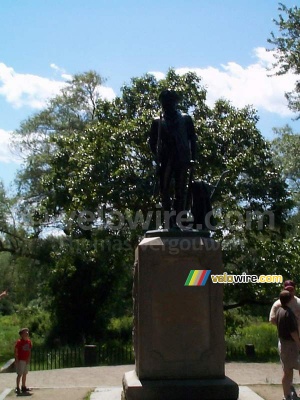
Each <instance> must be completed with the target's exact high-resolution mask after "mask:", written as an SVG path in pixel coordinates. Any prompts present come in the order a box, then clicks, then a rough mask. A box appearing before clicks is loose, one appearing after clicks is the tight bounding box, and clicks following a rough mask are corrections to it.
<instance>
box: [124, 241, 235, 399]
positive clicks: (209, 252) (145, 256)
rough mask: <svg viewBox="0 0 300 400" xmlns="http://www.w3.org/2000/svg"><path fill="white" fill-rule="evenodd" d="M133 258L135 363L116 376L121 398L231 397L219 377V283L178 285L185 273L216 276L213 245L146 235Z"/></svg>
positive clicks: (218, 266)
mask: <svg viewBox="0 0 300 400" xmlns="http://www.w3.org/2000/svg"><path fill="white" fill-rule="evenodd" d="M135 259H136V261H135V273H134V289H133V300H134V350H135V359H136V363H135V370H134V371H131V372H130V373H127V374H125V376H124V378H123V397H124V398H125V399H126V400H160V399H164V400H194V399H195V400H196V399H197V400H199V399H201V400H213V399H216V400H219V399H220V400H221V399H224V400H236V399H237V398H238V386H237V384H236V383H234V382H233V381H231V380H230V379H228V378H226V377H225V372H224V371H225V368H224V364H225V341H224V320H223V287H222V284H214V283H213V282H212V280H211V277H210V276H209V278H208V280H207V281H206V283H205V284H204V283H203V284H202V285H201V283H200V281H199V282H198V283H199V285H194V286H193V285H190V286H187V285H186V284H185V283H186V281H187V278H188V276H189V274H190V271H191V270H198V271H200V272H199V274H201V273H202V272H203V271H206V272H207V271H208V273H209V275H213V274H216V275H219V274H222V273H223V267H222V255H221V248H220V245H219V244H218V243H216V242H215V241H214V240H213V239H211V238H203V237H197V236H196V237H185V236H184V235H183V234H178V237H174V236H172V237H166V236H163V237H146V238H144V239H143V240H142V241H141V243H140V244H139V246H138V248H137V250H136V258H135ZM192 283H193V282H192ZM195 283H196V282H194V284H195Z"/></svg>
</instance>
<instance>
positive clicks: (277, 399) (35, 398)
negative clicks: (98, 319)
mask: <svg viewBox="0 0 300 400" xmlns="http://www.w3.org/2000/svg"><path fill="white" fill-rule="evenodd" d="M248 387H249V388H250V389H252V390H253V391H254V392H255V393H257V394H258V395H259V396H261V397H262V398H263V399H264V400H282V397H283V394H282V387H281V385H248ZM93 389H94V388H91V389H87V388H66V389H34V390H33V391H32V396H28V397H32V400H53V399H55V400H62V399H63V400H84V399H86V398H87V395H88V394H90V393H91V391H92V390H93ZM17 397H27V396H16V394H15V393H14V392H13V391H12V392H11V393H10V394H9V396H8V397H7V399H11V398H17Z"/></svg>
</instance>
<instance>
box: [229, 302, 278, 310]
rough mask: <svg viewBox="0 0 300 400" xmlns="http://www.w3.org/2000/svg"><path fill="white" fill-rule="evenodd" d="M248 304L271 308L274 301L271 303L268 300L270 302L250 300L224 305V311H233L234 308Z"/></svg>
mask: <svg viewBox="0 0 300 400" xmlns="http://www.w3.org/2000/svg"><path fill="white" fill-rule="evenodd" d="M246 304H255V305H259V306H271V305H272V304H273V300H272V301H270V300H268V301H266V300H265V301H264V300H250V299H247V300H241V301H239V302H238V303H235V304H224V305H223V310H224V311H227V310H232V309H234V308H238V307H242V306H244V305H246Z"/></svg>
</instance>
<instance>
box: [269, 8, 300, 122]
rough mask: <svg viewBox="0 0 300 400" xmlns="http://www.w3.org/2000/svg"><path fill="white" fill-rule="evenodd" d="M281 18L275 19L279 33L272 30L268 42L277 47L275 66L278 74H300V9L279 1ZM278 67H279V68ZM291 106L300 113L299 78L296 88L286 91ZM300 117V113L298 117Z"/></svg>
mask: <svg viewBox="0 0 300 400" xmlns="http://www.w3.org/2000/svg"><path fill="white" fill-rule="evenodd" d="M279 11H280V12H281V13H280V14H279V19H278V20H274V22H275V24H276V26H277V28H278V30H279V34H277V33H274V32H271V38H269V39H268V42H269V43H270V44H272V45H274V46H275V47H274V48H273V49H272V50H275V51H276V52H275V59H276V62H275V63H274V65H273V67H274V68H276V74H277V75H283V74H286V73H287V72H292V73H294V74H296V75H297V76H298V75H299V74H300V9H299V8H298V7H297V6H294V7H292V8H288V7H286V6H285V5H284V4H282V3H279ZM277 67H279V68H278V69H277ZM286 98H287V100H288V104H289V108H290V109H291V110H292V111H294V112H296V113H299V111H300V81H299V80H297V82H296V85H295V89H294V90H293V91H292V92H288V93H286ZM299 117H300V114H299V115H298V117H297V118H299Z"/></svg>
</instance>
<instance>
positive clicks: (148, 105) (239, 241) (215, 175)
mask: <svg viewBox="0 0 300 400" xmlns="http://www.w3.org/2000/svg"><path fill="white" fill-rule="evenodd" d="M166 87H167V88H170V89H175V90H176V91H177V92H178V93H179V94H180V96H181V102H180V107H181V110H182V111H183V112H189V113H190V114H191V115H192V116H193V119H194V122H195V129H196V133H197V136H198V155H197V164H196V167H195V175H196V177H197V178H198V179H202V180H204V181H206V182H208V183H210V184H214V183H216V181H217V180H218V179H219V177H220V175H221V174H222V172H223V171H224V170H229V173H228V176H227V179H226V181H225V182H224V184H223V185H222V187H220V190H219V192H218V194H217V195H216V199H215V204H214V208H215V211H216V220H217V227H216V230H215V232H214V234H213V235H214V237H215V238H216V239H217V240H219V241H221V242H222V245H223V249H224V263H225V270H226V271H227V272H229V273H234V274H237V273H242V272H245V273H260V272H262V273H264V274H266V273H274V268H273V267H274V265H273V264H274V263H275V261H276V257H277V256H278V253H277V252H276V251H273V252H272V251H271V243H273V242H276V241H279V240H280V239H281V238H282V237H283V235H284V233H285V230H286V224H285V221H286V217H287V213H288V211H289V209H290V207H291V202H290V201H289V198H288V193H287V191H286V184H285V182H284V180H283V178H282V177H281V174H280V171H279V170H278V169H276V167H275V165H274V162H273V159H272V153H271V151H270V147H269V145H268V144H267V143H266V141H264V140H263V138H262V136H261V134H260V132H259V131H258V129H257V127H256V123H257V120H258V116H257V114H256V112H255V111H254V110H253V109H252V108H251V107H244V108H242V109H238V108H236V107H233V106H232V105H231V104H230V103H229V102H227V101H225V100H219V101H217V102H216V103H215V105H214V106H213V107H212V108H209V107H208V106H207V105H206V103H205V99H206V90H205V89H204V87H203V85H202V82H201V79H200V78H199V77H198V76H197V75H196V74H194V73H187V74H184V75H182V76H180V75H178V74H176V73H175V71H174V70H172V69H171V70H169V71H168V73H167V75H166V78H165V79H163V80H160V81H157V80H156V79H155V78H154V77H153V76H152V75H149V74H147V75H145V76H143V77H140V78H133V79H132V81H131V83H130V84H128V85H125V86H124V87H123V88H122V93H121V96H120V97H116V98H115V99H114V100H113V101H111V102H110V101H105V100H102V99H98V100H97V103H96V108H95V111H94V114H93V119H89V122H88V123H87V124H83V126H81V127H79V128H78V129H73V128H72V129H69V130H66V131H65V130H62V131H61V130H59V129H53V130H52V131H51V134H50V139H49V144H50V143H51V146H50V148H51V151H49V152H47V157H46V161H47V166H46V168H43V169H42V173H41V175H40V178H39V182H38V185H39V186H36V182H35V181H34V180H32V181H31V179H30V170H27V171H28V176H27V178H26V180H25V181H26V184H27V185H28V186H27V187H26V186H24V185H23V195H24V194H26V191H27V193H28V196H27V197H28V198H29V199H30V201H32V200H31V199H32V198H34V205H35V215H36V219H35V222H36V228H35V229H36V234H40V232H41V230H42V227H43V226H44V221H45V218H44V215H45V214H47V215H48V216H49V221H48V222H49V223H50V224H53V223H56V224H57V223H58V222H59V223H60V226H61V229H62V230H63V231H64V233H65V235H66V236H65V238H64V239H63V238H62V239H61V242H60V244H59V245H58V246H57V247H56V248H54V249H53V251H52V252H51V253H50V254H51V260H50V261H49V269H50V276H51V279H50V280H49V285H48V287H49V291H50V293H51V298H52V302H51V308H52V310H53V314H54V315H55V321H56V326H57V330H56V332H57V334H58V335H59V336H62V337H64V338H65V339H67V338H68V336H69V333H70V332H71V331H73V330H76V329H77V327H78V321H79V320H80V321H84V320H85V319H86V323H85V324H82V325H81V326H80V330H79V331H78V337H77V338H76V340H81V339H82V338H83V337H85V338H86V337H90V336H91V335H92V333H93V332H94V334H95V335H96V334H97V335H98V336H103V334H104V330H105V325H106V321H107V320H108V319H109V317H111V316H118V315H122V313H124V312H126V311H127V310H128V309H130V306H129V305H130V297H131V290H130V289H129V287H130V282H131V266H132V263H133V253H134V248H135V247H136V245H137V243H138V241H139V239H140V237H141V236H142V235H143V232H144V231H145V230H146V229H149V228H150V229H151V228H152V227H155V223H156V221H155V218H153V216H155V215H154V214H151V212H153V213H154V212H155V211H157V209H158V207H157V202H158V199H157V197H155V196H154V186H155V184H154V182H155V172H154V171H155V166H154V163H153V157H152V155H151V152H150V150H149V146H148V132H149V130H150V126H151V121H152V119H153V118H154V117H155V116H156V115H157V114H158V113H159V110H160V105H159V102H158V95H159V93H160V91H161V90H162V89H163V88H166ZM65 104H68V102H66V103H65ZM91 115H92V114H91ZM41 154H42V155H43V152H41ZM31 157H32V162H34V161H35V156H34V154H33V153H31ZM28 178H29V179H28ZM20 179H21V183H22V180H23V179H24V175H23V176H21V177H20ZM25 189H26V190H25ZM37 189H39V190H37ZM24 190H25V191H24ZM33 193H36V195H37V196H36V197H33ZM39 193H42V194H43V196H40V195H39ZM25 200H26V199H25ZM24 204H26V201H25V203H24ZM149 216H150V217H149ZM151 216H152V218H151ZM148 217H149V218H148ZM147 218H148V219H147ZM143 222H144V223H143ZM103 242H105V243H106V244H107V243H112V244H114V245H113V246H108V247H107V248H106V247H103ZM99 243H100V244H101V245H99ZM276 249H277V248H276ZM276 265H277V264H276ZM280 271H282V272H285V271H284V269H283V268H281V266H280V265H278V271H277V270H276V273H280ZM58 283H59V284H60V285H61V290H60V289H59V287H58ZM240 286H241V289H240V290H237V288H236V287H233V286H231V287H227V288H226V297H225V301H226V304H228V305H232V304H237V305H238V304H242V303H243V304H244V303H247V302H248V303H249V302H252V301H253V299H254V298H255V299H256V300H257V301H260V302H266V301H269V302H270V301H271V300H270V299H272V298H273V293H274V288H273V289H272V288H271V287H270V286H268V288H266V287H258V286H255V285H248V286H247V290H245V287H243V288H242V285H240ZM79 289H80V290H81V292H82V293H80V294H79ZM272 290H273V291H272ZM81 295H82V296H84V298H85V301H84V302H85V303H86V304H89V305H91V309H90V310H86V308H85V306H84V304H81V303H82V302H83V297H81ZM120 299H124V301H123V302H120ZM241 302H242V303H241ZM75 310H77V312H75ZM66 316H67V317H66ZM66 321H67V322H66ZM79 336H80V338H81V339H80V338H79Z"/></svg>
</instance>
